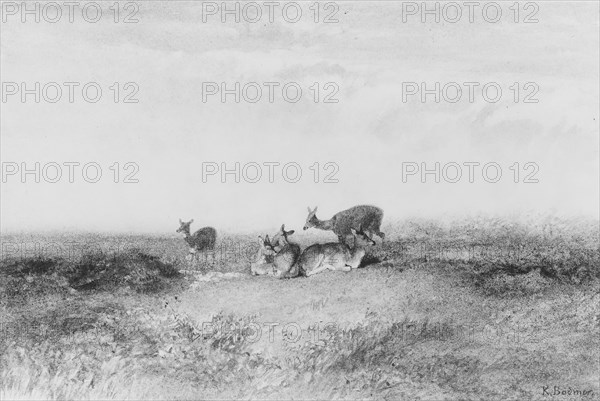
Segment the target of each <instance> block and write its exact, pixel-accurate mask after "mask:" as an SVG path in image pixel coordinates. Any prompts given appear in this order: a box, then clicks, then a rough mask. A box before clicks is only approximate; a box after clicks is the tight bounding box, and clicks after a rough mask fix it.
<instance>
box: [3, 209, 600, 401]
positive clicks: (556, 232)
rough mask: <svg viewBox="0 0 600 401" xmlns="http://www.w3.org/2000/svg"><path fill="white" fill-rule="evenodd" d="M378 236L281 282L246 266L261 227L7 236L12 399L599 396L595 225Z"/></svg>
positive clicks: (461, 227) (500, 223)
mask: <svg viewBox="0 0 600 401" xmlns="http://www.w3.org/2000/svg"><path fill="white" fill-rule="evenodd" d="M275 230H276V228H273V231H275ZM383 231H384V232H385V233H386V235H387V236H386V240H385V241H384V242H383V244H380V242H379V241H378V245H377V246H376V247H374V248H372V249H371V251H370V253H369V255H367V257H366V258H365V260H364V261H363V266H362V267H361V268H359V269H357V270H355V271H352V272H349V273H344V272H325V273H322V274H318V275H315V276H314V277H310V278H304V277H299V278H294V279H286V280H278V279H276V278H273V277H258V276H251V275H250V274H249V264H250V261H251V260H252V258H253V257H254V254H255V253H256V251H257V249H258V243H257V239H256V236H257V235H258V234H264V233H256V234H246V235H240V234H232V233H230V234H227V233H220V234H219V239H218V242H217V247H216V249H215V251H214V252H212V253H205V254H203V255H201V256H200V258H199V260H198V261H196V262H195V263H190V262H188V261H186V260H185V256H186V254H187V246H186V245H185V243H184V241H183V240H182V239H181V238H176V237H175V236H170V235H169V236H159V235H155V236H149V235H106V234H89V233H88V234H75V233H71V234H69V233H62V234H23V233H20V234H6V235H3V236H2V260H1V264H0V302H1V307H2V317H1V319H2V320H1V321H0V329H1V331H0V334H1V335H0V364H1V369H2V370H1V375H0V377H1V380H0V382H1V384H0V398H1V399H3V400H11V399H16V400H31V399H78V400H79V399H89V400H92V399H132V400H134V399H135V400H138V399H273V400H276V399H277V400H279V399H325V398H327V399H389V400H399V399H406V400H416V399H421V400H442V399H461V400H464V399H469V400H525V399H534V400H548V399H565V400H566V399H577V400H579V399H598V398H599V396H598V394H600V388H599V383H598V375H599V372H600V362H599V358H600V294H599V291H598V288H599V287H598V284H599V283H600V281H599V280H600V248H599V233H598V222H597V221H593V220H586V219H570V220H566V219H559V218H555V217H539V216H537V217H535V218H530V219H529V220H527V219H509V218H488V217H478V218H465V219H460V220H455V221H445V222H441V221H435V220H425V219H407V220H402V221H397V222H393V223H388V224H387V225H384V227H383ZM291 238H292V239H294V240H296V241H297V242H298V243H300V245H301V246H302V247H305V246H307V245H308V244H311V243H313V242H315V241H321V242H324V241H327V240H335V237H334V236H333V234H331V233H326V232H319V231H316V230H309V231H307V232H297V233H296V234H295V236H293V237H291Z"/></svg>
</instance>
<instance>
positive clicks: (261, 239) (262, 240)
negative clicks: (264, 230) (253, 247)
mask: <svg viewBox="0 0 600 401" xmlns="http://www.w3.org/2000/svg"><path fill="white" fill-rule="evenodd" d="M263 242H265V240H264V239H263V237H261V236H260V235H259V236H258V243H259V244H262V243H263Z"/></svg>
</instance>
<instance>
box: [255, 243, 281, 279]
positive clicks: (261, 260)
mask: <svg viewBox="0 0 600 401" xmlns="http://www.w3.org/2000/svg"><path fill="white" fill-rule="evenodd" d="M258 244H259V248H258V253H257V254H256V258H255V259H254V262H252V263H251V264H250V273H251V274H252V275H253V276H263V275H275V264H274V263H273V259H274V257H275V253H276V252H275V249H274V248H273V245H271V241H270V240H269V236H268V235H266V236H265V238H264V239H263V238H262V237H261V236H260V235H259V236H258Z"/></svg>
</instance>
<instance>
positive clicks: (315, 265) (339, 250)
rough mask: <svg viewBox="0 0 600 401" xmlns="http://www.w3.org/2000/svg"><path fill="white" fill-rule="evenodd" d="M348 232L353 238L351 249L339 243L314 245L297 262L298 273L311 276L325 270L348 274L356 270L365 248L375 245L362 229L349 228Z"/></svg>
mask: <svg viewBox="0 0 600 401" xmlns="http://www.w3.org/2000/svg"><path fill="white" fill-rule="evenodd" d="M350 232H351V233H352V235H353V236H354V245H353V246H352V248H351V247H349V246H348V245H346V244H345V243H339V242H330V243H327V244H314V245H311V246H309V247H308V248H306V249H305V250H304V252H302V255H300V258H299V260H298V267H299V270H300V272H301V273H302V274H304V275H305V276H312V275H314V274H317V273H321V272H323V271H325V270H340V271H345V272H349V271H350V270H352V269H357V268H358V266H360V262H361V261H362V259H363V257H364V256H365V254H366V253H367V251H366V249H365V248H366V247H367V246H371V245H375V241H373V240H372V239H371V238H369V236H367V235H366V234H365V233H364V232H363V230H362V227H359V228H358V230H355V229H354V228H350Z"/></svg>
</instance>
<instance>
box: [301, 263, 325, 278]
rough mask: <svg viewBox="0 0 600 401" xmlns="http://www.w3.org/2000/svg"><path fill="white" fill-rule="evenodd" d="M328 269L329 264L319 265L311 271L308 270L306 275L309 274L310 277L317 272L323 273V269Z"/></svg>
mask: <svg viewBox="0 0 600 401" xmlns="http://www.w3.org/2000/svg"><path fill="white" fill-rule="evenodd" d="M327 269H329V266H328V265H323V266H319V267H317V268H316V269H314V270H311V271H310V272H307V273H306V276H307V277H308V276H312V275H315V274H317V273H321V272H322V271H325V270H327Z"/></svg>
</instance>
